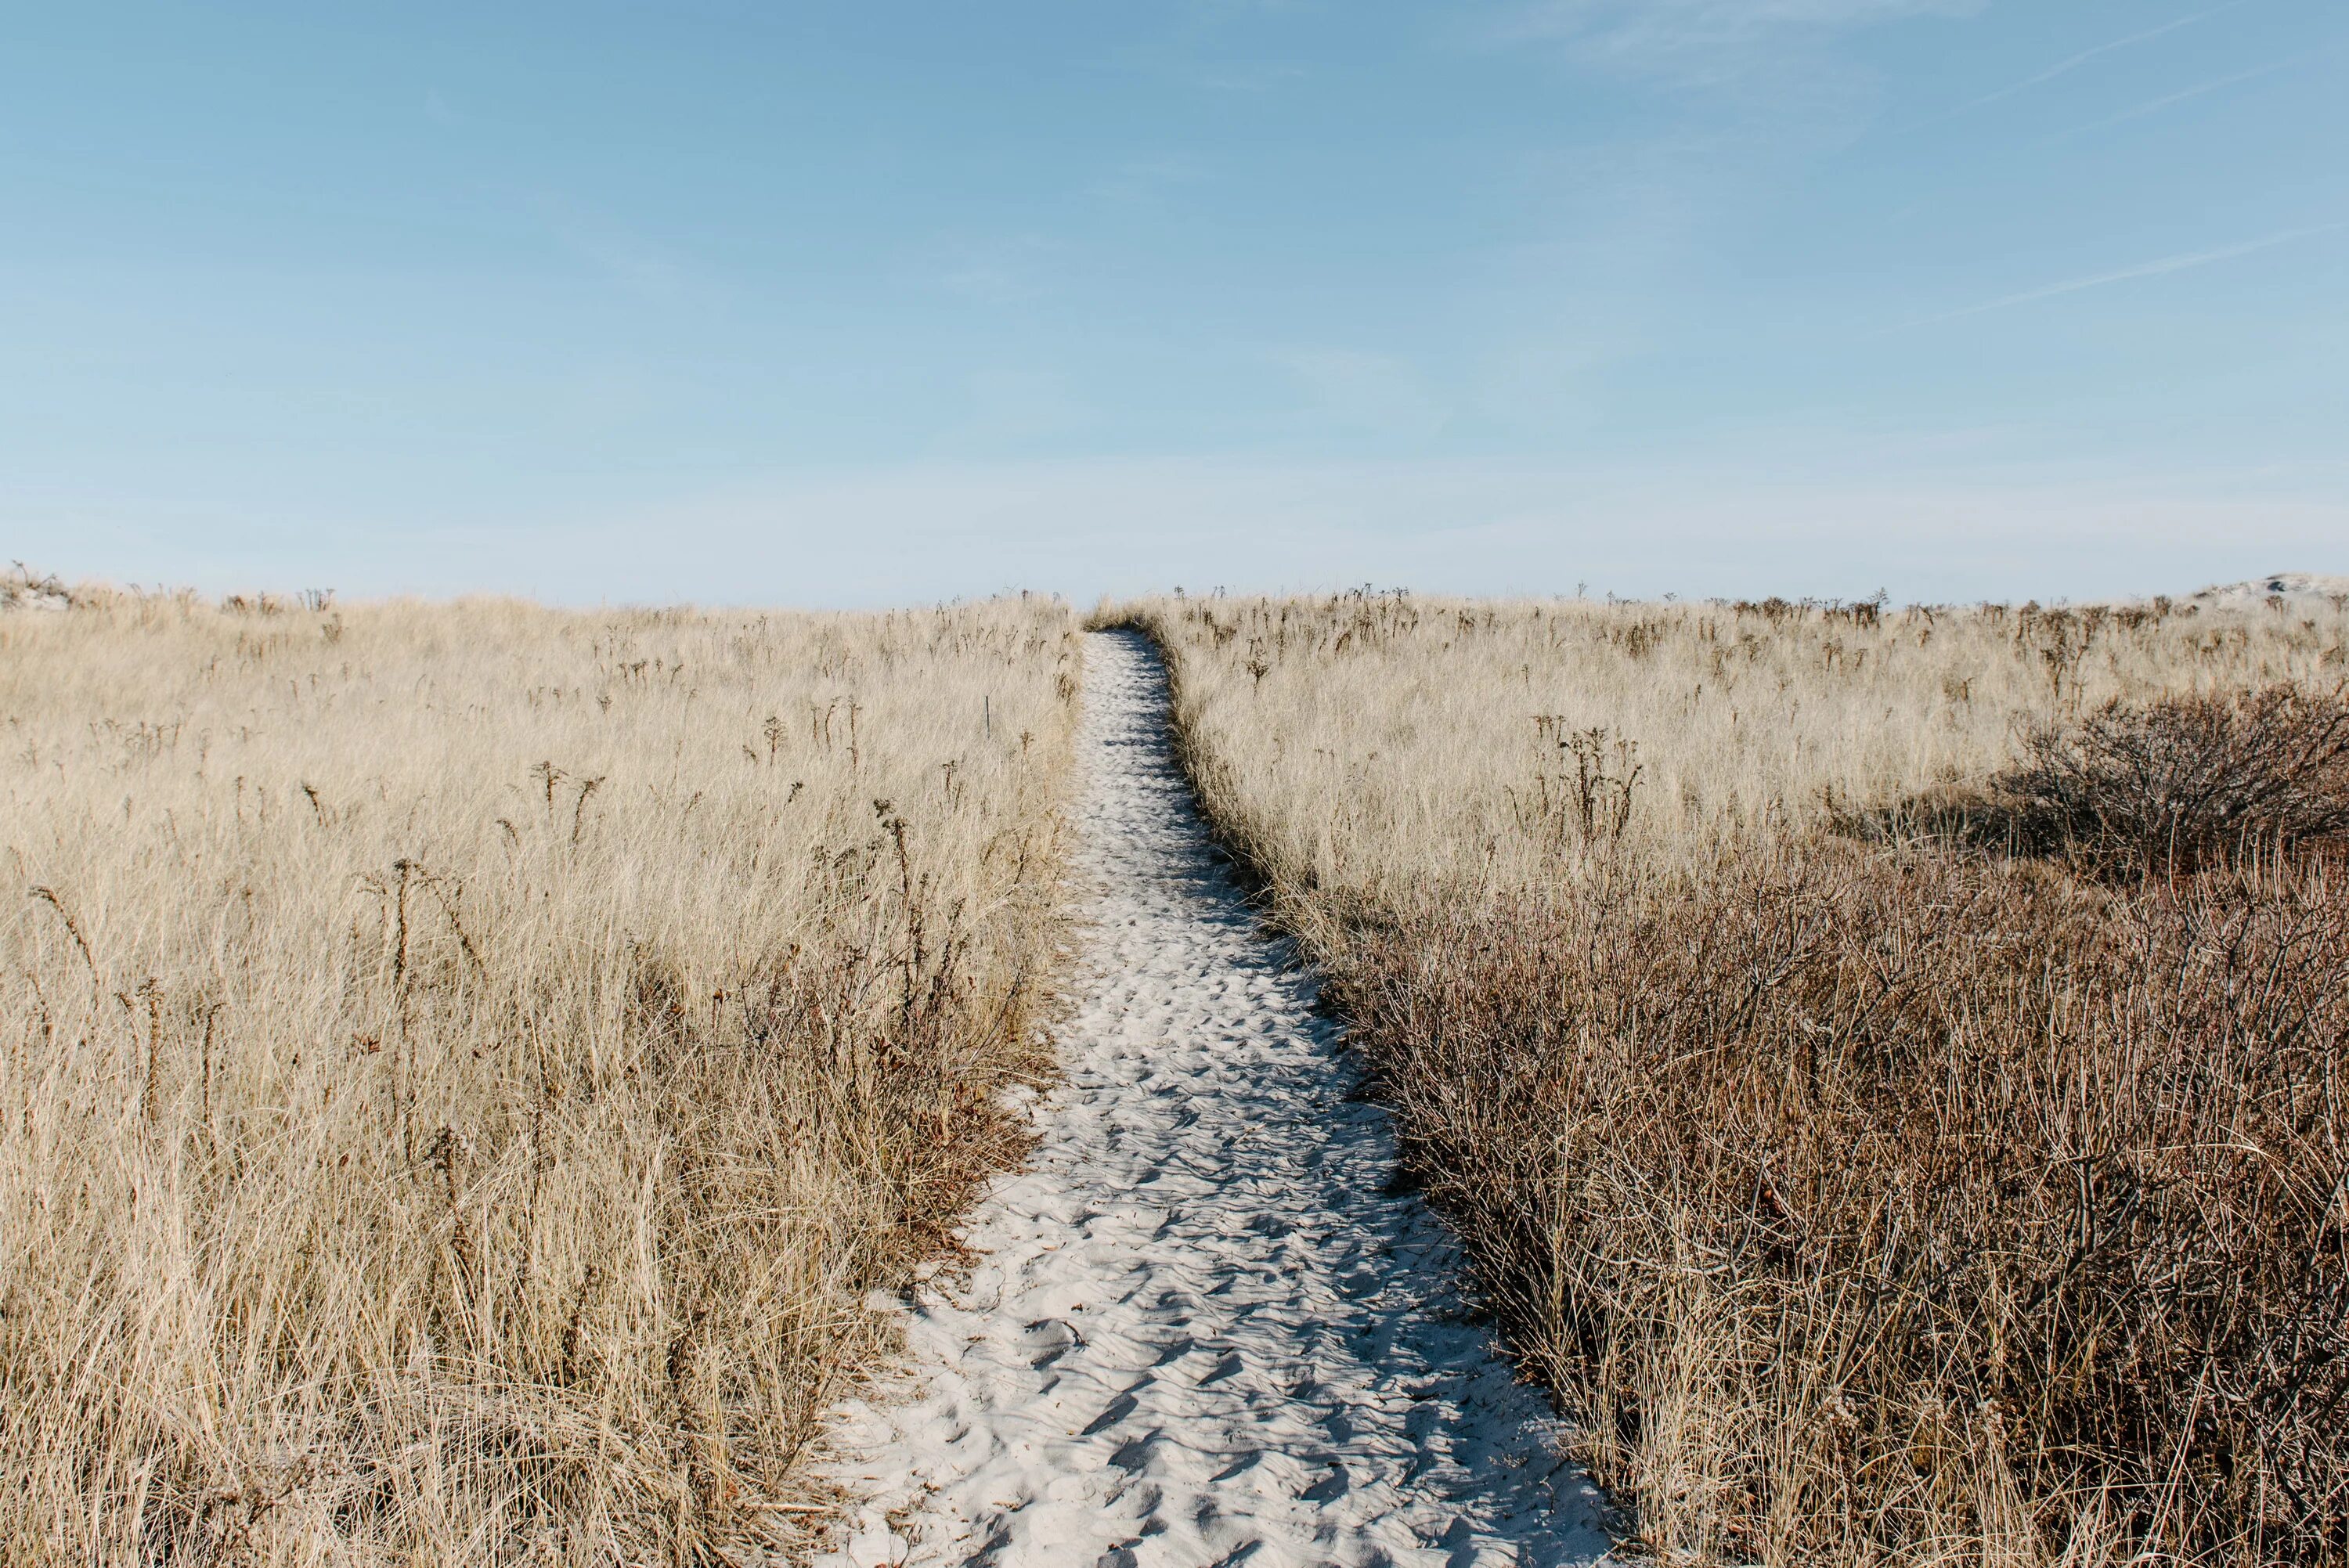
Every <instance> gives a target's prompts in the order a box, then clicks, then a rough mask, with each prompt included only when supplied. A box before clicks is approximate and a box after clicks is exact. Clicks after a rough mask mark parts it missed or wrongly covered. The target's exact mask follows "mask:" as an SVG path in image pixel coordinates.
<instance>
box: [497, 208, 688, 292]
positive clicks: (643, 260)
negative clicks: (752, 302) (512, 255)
mask: <svg viewBox="0 0 2349 1568" xmlns="http://www.w3.org/2000/svg"><path fill="white" fill-rule="evenodd" d="M529 205H530V208H531V210H532V211H533V212H534V213H535V214H536V215H537V217H538V220H539V222H541V223H543V224H544V225H545V228H546V232H547V233H548V234H549V235H550V236H551V237H552V238H553V239H554V242H555V243H556V244H558V245H559V246H561V247H562V248H563V249H564V251H566V252H568V253H570V254H571V255H572V256H573V257H574V258H576V259H577V260H579V261H582V262H585V263H587V264H588V265H589V266H590V267H593V268H594V269H595V271H596V272H598V273H602V274H603V275H604V276H605V278H606V279H608V280H609V281H610V282H611V283H613V284H616V285H618V286H619V287H620V288H622V289H624V290H626V292H627V293H629V294H634V295H636V297H637V298H638V299H641V300H644V301H646V302H647V303H650V304H661V305H672V304H680V303H683V302H685V301H687V300H688V299H692V298H695V297H697V296H700V295H704V294H708V293H709V292H710V289H711V280H710V278H709V276H708V274H706V273H704V272H702V270H701V269H699V268H698V267H697V266H695V265H694V264H693V263H691V262H689V261H688V260H687V259H685V258H684V257H683V256H681V255H679V254H678V253H675V252H673V251H671V250H669V249H667V247H666V246H663V245H659V244H656V243H655V242H652V241H650V240H647V239H646V238H645V237H643V236H642V235H640V234H636V233H634V232H630V231H628V230H627V229H625V228H623V227H621V226H620V225H618V224H616V223H614V222H611V221H610V220H608V219H606V218H605V217H602V216H600V215H599V214H596V213H594V212H591V211H587V210H586V209H585V208H584V207H582V206H580V205H579V204H578V203H576V202H574V201H570V200H568V199H566V198H564V197H561V196H557V195H554V194H552V193H546V192H541V193H539V194H536V195H534V196H533V197H531V198H530V199H529Z"/></svg>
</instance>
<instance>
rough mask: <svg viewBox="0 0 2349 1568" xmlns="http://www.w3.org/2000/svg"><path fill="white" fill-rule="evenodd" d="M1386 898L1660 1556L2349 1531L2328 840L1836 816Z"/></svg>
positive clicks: (1569, 1377) (2339, 1113)
mask: <svg viewBox="0 0 2349 1568" xmlns="http://www.w3.org/2000/svg"><path fill="white" fill-rule="evenodd" d="M1324 929H1325V930H1327V929H1330V928H1329V927H1325V928H1324ZM1351 932H1352V934H1350V935H1349V936H1346V937H1344V938H1343V939H1341V940H1340V941H1338V942H1336V943H1335V944H1332V949H1331V954H1330V955H1331V958H1332V960H1333V967H1334V971H1335V974H1334V978H1335V980H1336V982H1337V985H1336V995H1337V997H1338V999H1339V1002H1340V1006H1342V1007H1343V1008H1344V1009H1345V1011H1346V1012H1347V1014H1348V1016H1349V1017H1350V1021H1351V1023H1352V1026H1353V1029H1354V1035H1353V1037H1354V1039H1355V1041H1356V1042H1357V1044H1358V1045H1359V1047H1360V1048H1361V1049H1362V1050H1363V1051H1364V1052H1365V1053H1366V1054H1367V1055H1368V1056H1369V1057H1371V1060H1372V1062H1373V1063H1374V1065H1375V1068H1376V1069H1377V1071H1378V1074H1379V1077H1380V1079H1381V1082H1382V1083H1383V1085H1384V1087H1385V1089H1386V1091H1387V1093H1388V1094H1389V1095H1390V1096H1391V1097H1392V1101H1393V1103H1394V1104H1395V1105H1396V1106H1397V1108H1398V1109H1399V1111H1400V1113H1401V1119H1402V1128H1403V1130H1404V1133H1405V1136H1406V1140H1407V1145H1408V1148H1409V1150H1410V1155H1409V1158H1410V1160H1411V1162H1412V1164H1413V1168H1414V1170H1415V1171H1416V1172H1417V1173H1418V1174H1419V1176H1420V1177H1421V1178H1422V1179H1423V1181H1424V1182H1425V1183H1426V1185H1427V1187H1428V1189H1429V1190H1430V1191H1431V1194H1432V1196H1433V1198H1434V1199H1435V1201H1437V1202H1439V1203H1440V1204H1441V1205H1442V1206H1443V1207H1444V1208H1445V1209H1446V1210H1447V1211H1448V1212H1450V1213H1451V1214H1452V1215H1453V1216H1454V1218H1455V1220H1456V1221H1457V1222H1458V1224H1459V1227H1460V1229H1461V1232H1462V1233H1463V1234H1464V1237H1465V1238H1466V1240H1467V1243H1468V1245H1469V1247H1470V1249H1471V1251H1472V1253H1473V1254H1474V1256H1475V1261H1476V1264H1477V1268H1478V1271H1479V1274H1481V1276H1482V1279H1483V1281H1484V1283H1485V1285H1486V1286H1487V1288H1488V1290H1489V1292H1490V1295H1492V1297H1493V1298H1494V1299H1495V1302H1496V1303H1497V1304H1498V1305H1499V1306H1500V1308H1501V1310H1502V1311H1503V1313H1504V1315H1505V1317H1506V1319H1507V1322H1508V1326H1510V1328H1511V1329H1512V1331H1513V1337H1514V1339H1515V1342H1516V1344H1517V1345H1518V1346H1519V1347H1520V1348H1521V1350H1522V1351H1524V1352H1525V1353H1526V1354H1527V1355H1528V1357H1529V1358H1530V1359H1531V1360H1532V1361H1533V1362H1534V1363H1535V1364H1536V1366H1537V1368H1538V1370H1539V1371H1540V1372H1541V1373H1542V1374H1543V1375H1544V1376H1545V1377H1546V1379H1547V1380H1548V1381H1550V1382H1551V1383H1552V1384H1553V1385H1554V1386H1555V1387H1558V1388H1560V1389H1561V1390H1562V1391H1563V1392H1564V1393H1565V1394H1566V1395H1567V1396H1568V1406H1569V1408H1574V1409H1577V1410H1578V1411H1580V1412H1582V1413H1583V1414H1584V1416H1585V1417H1586V1418H1587V1419H1588V1421H1589V1423H1590V1429H1589V1433H1588V1450H1587V1451H1588V1457H1589V1458H1590V1460H1592V1462H1593V1464H1594V1467H1595V1469H1596V1470H1597V1472H1598V1474H1599V1479H1600V1480H1602V1481H1603V1482H1605V1483H1606V1484H1608V1485H1609V1486H1610V1487H1612V1488H1614V1489H1616V1490H1617V1492H1618V1495H1619V1496H1620V1497H1621V1498H1623V1499H1624V1501H1627V1502H1630V1503H1631V1504H1632V1505H1634V1509H1635V1511H1636V1513H1637V1516H1638V1520H1639V1522H1640V1526H1641V1527H1642V1528H1643V1529H1644V1530H1645V1531H1646V1532H1647V1534H1648V1538H1649V1539H1648V1543H1649V1544H1650V1545H1651V1546H1652V1547H1653V1548H1655V1549H1657V1550H1658V1551H1660V1552H1662V1553H1666V1554H1671V1553H1676V1552H1683V1551H1695V1552H1697V1553H1701V1554H1703V1555H1706V1556H1714V1555H1723V1556H1730V1557H1733V1558H1737V1559H1744V1560H1751V1559H1754V1558H1755V1557H1759V1558H1761V1559H1763V1560H1764V1561H1770V1562H1790V1561H1813V1560H1821V1559H1826V1560H1835V1561H1876V1560H1880V1559H1882V1558H1883V1557H1884V1556H1885V1555H1886V1554H1888V1553H1889V1554H1890V1555H1891V1556H1892V1557H1894V1558H1895V1559H1897V1560H1901V1561H1931V1560H1935V1559H1938V1558H1942V1557H1947V1556H1953V1555H1957V1554H1963V1555H1967V1556H1969V1557H1970V1558H1971V1559H1972V1560H1974V1561H1978V1562H1979V1561H1985V1560H1988V1561H2002V1562H2014V1563H2033V1562H2044V1561H2049V1560H2052V1559H2054V1558H2056V1557H2057V1556H2059V1555H2060V1554H2064V1553H2071V1554H2073V1560H2075V1561H2083V1560H2085V1561H2095V1560H2121V1559H2126V1558H2127V1557H2129V1556H2131V1555H2132V1554H2134V1553H2139V1552H2143V1551H2147V1550H2152V1551H2158V1552H2163V1553H2178V1554H2182V1555H2187V1556H2191V1557H2195V1558H2198V1559H2201V1560H2208V1561H2221V1562H2241V1563H2251V1562H2262V1561H2276V1560H2282V1559H2290V1560H2296V1561H2315V1560H2320V1559H2323V1560H2333V1559H2337V1558H2339V1557H2340V1556H2341V1555H2342V1554H2343V1552H2344V1520H2349V1446H2344V1442H2343V1439H2342V1437H2341V1435H2340V1428H2341V1420H2342V1416H2343V1413H2344V1401H2349V1331H2345V1330H2344V1310H2349V1270H2344V1220H2349V1214H2344V1183H2349V1150H2344V1134H2349V1125H2345V1124H2344V1123H2349V1109H2344V1107H2343V1105H2342V1104H2341V1103H2340V1100H2339V1097H2338V1093H2337V1089H2336V1088H2335V1086H2337V1084H2338V1083H2339V1081H2340V1078H2341V1077H2342V1073H2343V1069H2344V1067H2349V896H2344V891H2343V889H2342V888H2341V887H2340V886H2339V885H2338V884H2337V883H2336V882H2333V881H2330V880H2328V879H2327V877H2326V875H2325V874H2324V873H2323V872H2322V871H2321V870H2317V869H2307V868H2303V869H2302V870H2299V871H2292V872H2283V871H2277V870H2275V869H2273V868H2270V869H2269V870H2268V871H2266V872H2263V873H2261V874H2259V875H2256V876H2255V875H2253V874H2251V873H2250V872H2242V873H2225V874H2219V873H2214V874H2211V875H2209V876H2206V877H2203V878H2199V879H2197V880H2195V881H2194V882H2191V883H2189V884H2187V885H2185V886H2184V887H2183V889H2182V890H2171V889H2168V888H2165V887H2162V886H2158V885H2152V884H2148V885H2146V886H2144V887H2142V888H2139V889H2137V890H2133V891H2126V892H2124V891H2116V890H2114V889H2112V888H2109V887H2100V886H2096V885H2093V884H2088V883H2084V882H2078V881H2076V880H2075V879H2072V878H2070V877H2068V876H2066V875H2064V874H2063V873H2062V872H2058V871H2056V870H2054V869H2053V868H2048V867H2043V866H2036V865H2032V864H2029V863H2021V864H2007V865H2003V866H1994V865H1988V864H1984V863H1981V862H1969V861H1960V860H1957V859H1954V858H1951V857H1949V856H1946V855H1940V854H1926V855H1921V856H1905V857H1904V856H1898V855H1895V854H1892V853H1889V852H1886V851H1868V850H1861V849H1857V848H1855V847H1852V846H1848V845H1835V844H1826V845H1820V846H1816V847H1814V848H1807V849H1788V850H1785V851H1782V852H1781V853H1780V854H1779V855H1778V856H1777V857H1776V858H1775V859H1774V860H1772V861H1770V862H1768V863H1765V864H1745V865H1732V866H1724V867H1722V868H1720V869H1718V870H1717V872H1714V873H1713V874H1711V875H1708V876H1703V877H1698V878H1694V879H1677V880H1674V881H1672V882H1670V883H1668V884H1667V883H1660V882H1647V881H1643V880H1642V879H1641V877H1640V874H1639V873H1638V872H1635V871H1632V870H1627V869H1624V868H1622V867H1617V868H1615V869H1613V870H1610V871H1608V872H1601V873H1599V874H1594V875H1593V876H1591V877H1590V878H1588V879H1586V880H1585V881H1583V882H1579V883H1578V884H1572V885H1569V886H1565V887H1561V888H1558V889H1556V890H1553V892H1552V893H1551V895H1550V896H1548V897H1546V898H1542V899H1527V900H1524V901H1519V902H1515V903H1503V904H1501V905H1498V906H1495V907H1492V908H1489V909H1487V910H1486V911H1485V912H1482V913H1477V912H1473V911H1471V910H1469V909H1468V908H1466V907H1464V906H1463V905H1462V904H1460V903H1453V904H1451V905H1450V906H1449V907H1442V906H1433V905H1431V906H1430V907H1427V908H1425V909H1423V910H1421V911H1419V912H1417V913H1406V914H1403V915H1401V916H1399V917H1391V918H1385V919H1380V920H1363V921H1356V922H1353V923H1351Z"/></svg>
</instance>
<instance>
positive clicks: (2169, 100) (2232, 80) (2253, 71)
mask: <svg viewBox="0 0 2349 1568" xmlns="http://www.w3.org/2000/svg"><path fill="white" fill-rule="evenodd" d="M2307 58H2308V56H2307V55H2306V54H2298V55H2292V56H2288V57H2285V58H2283V59H2281V60H2271V61H2269V62H2268V63H2267V64H2266V65H2264V66H2253V67H2251V68H2250V69H2249V70H2243V71H2230V72H2228V73H2227V74H2226V75H2225V76H2223V77H2211V78H2210V79H2209V81H2207V82H2197V83H2195V84H2194V86H2192V87H2190V88H2180V89H2179V90H2178V91H2177V92H2174V93H2164V94H2163V95H2162V96H2161V97H2159V98H2153V99H2150V100H2149V101H2147V102H2145V103H2141V104H2138V105H2137V107H2135V108H2125V109H2123V110H2121V111H2120V113H2118V114H2108V115H2106V116H2105V117H2104V118H2103V119H2092V120H2090V121H2088V122H2087V123H2086V124H2085V125H2075V126H2074V127H2073V128H2072V129H2069V130H2066V131H2064V132H2062V133H2061V134H2062V135H2064V136H2085V135H2086V134H2087V133H2088V132H2090V131H2094V130H2106V129H2111V128H2112V127H2114V126H2116V125H2125V124H2127V122H2128V121H2130V120H2133V119H2144V118H2145V117H2146V116H2147V115H2149V114H2158V113H2160V112H2161V111H2162V110H2163V109H2166V108H2170V107H2171V106H2172V105H2174V104H2181V103H2185V102H2187V101H2188V100H2189V99H2190V98H2201V97H2203V96H2205V95H2206V94H2209V93H2215V92H2220V91H2223V90H2224V89H2225V88H2231V87H2237V86H2240V84H2242V83H2244V82H2249V81H2257V80H2258V79H2259V78H2260V77H2269V76H2273V75H2274V74H2275V73H2276V72H2278V71H2281V70H2283V69H2286V68H2287V67H2292V66H2296V65H2299V64H2300V63H2301V62H2302V60H2305V59H2307Z"/></svg>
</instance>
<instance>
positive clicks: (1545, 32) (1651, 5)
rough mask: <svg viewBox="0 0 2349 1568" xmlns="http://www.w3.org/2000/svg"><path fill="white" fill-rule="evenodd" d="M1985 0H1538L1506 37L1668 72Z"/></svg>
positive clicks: (1721, 67)
mask: <svg viewBox="0 0 2349 1568" xmlns="http://www.w3.org/2000/svg"><path fill="white" fill-rule="evenodd" d="M1982 4H1983V0H1538V3H1537V4H1534V5H1526V6H1522V7H1520V8H1518V9H1517V10H1516V11H1515V12H1514V13H1513V14H1511V15H1510V16H1509V17H1508V19H1507V20H1506V22H1505V23H1504V24H1503V25H1502V27H1501V29H1500V31H1501V32H1502V34H1503V35H1504V36H1508V37H1512V38H1518V39H1526V38H1551V39H1556V40H1558V41H1560V42H1563V43H1566V44H1568V45H1570V46H1572V47H1573V48H1574V49H1575V51H1576V52H1577V54H1578V55H1579V56H1581V57H1583V58H1584V59H1585V60H1587V61H1589V62H1591V63H1594V64H1604V65H1611V66H1615V67H1621V68H1624V69H1628V70H1633V71H1639V72H1642V73H1656V74H1666V75H1678V74H1683V73H1686V72H1688V71H1691V70H1692V69H1693V70H1696V71H1698V72H1700V73H1702V74H1703V75H1708V76H1711V75H1717V74H1721V73H1723V72H1724V71H1727V72H1734V71H1736V70H1738V69H1739V68H1740V67H1741V66H1742V64H1743V63H1744V61H1745V60H1746V59H1749V58H1751V57H1752V55H1753V54H1754V51H1755V50H1757V49H1759V48H1762V47H1764V46H1768V45H1770V44H1772V43H1773V42H1774V41H1775V40H1776V39H1778V38H1782V37H1792V36H1801V35H1814V36H1816V35H1819V34H1827V33H1836V32H1841V31H1844V30H1847V29H1850V28H1855V27H1864V26H1874V25H1877V24H1880V23H1887V22H1899V21H1906V20H1909V19H1910V18H1914V17H1920V16H1968V15H1973V14H1975V13H1976V12H1979V11H1980V10H1981V9H1982Z"/></svg>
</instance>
